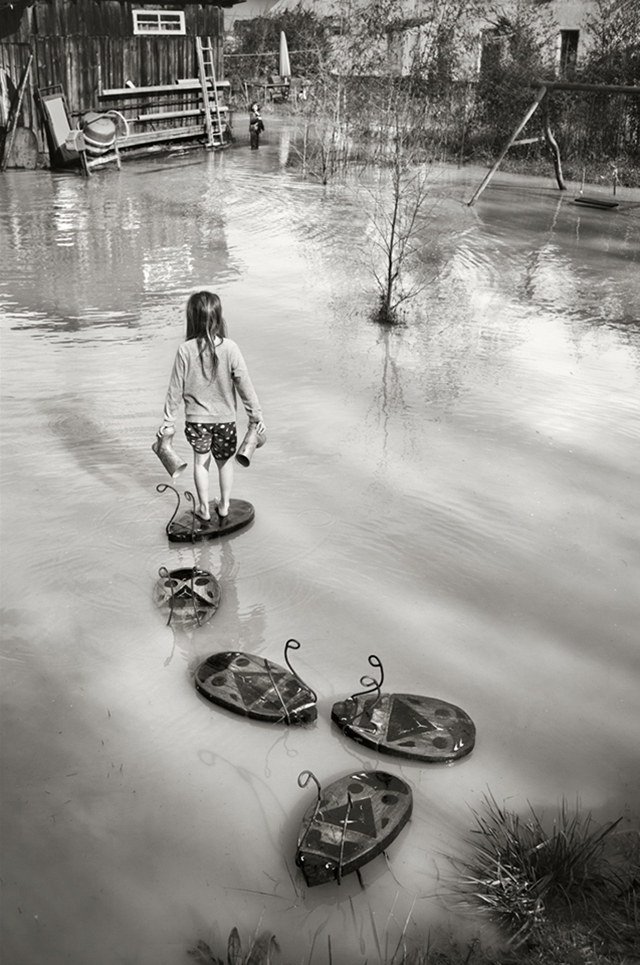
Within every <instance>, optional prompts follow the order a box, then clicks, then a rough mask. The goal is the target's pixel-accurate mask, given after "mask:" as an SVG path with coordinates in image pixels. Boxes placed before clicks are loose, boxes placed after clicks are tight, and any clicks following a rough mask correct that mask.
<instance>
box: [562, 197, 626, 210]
mask: <svg viewBox="0 0 640 965" xmlns="http://www.w3.org/2000/svg"><path fill="white" fill-rule="evenodd" d="M573 201H574V204H584V205H586V206H587V207H591V208H617V207H618V206H619V204H620V202H619V201H613V200H612V199H611V198H598V197H594V196H593V195H591V196H588V195H586V194H582V195H580V196H579V197H577V198H574V199H573Z"/></svg>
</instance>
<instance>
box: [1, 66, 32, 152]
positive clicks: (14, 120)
mask: <svg viewBox="0 0 640 965" xmlns="http://www.w3.org/2000/svg"><path fill="white" fill-rule="evenodd" d="M32 63H33V54H29V60H28V61H27V66H26V67H25V69H24V74H23V75H22V80H21V81H20V89H19V90H18V99H17V102H16V105H15V110H14V112H13V114H12V116H11V119H10V121H9V129H8V136H7V139H6V141H5V146H4V153H3V157H2V167H0V171H5V170H6V167H7V164H8V163H9V155H10V154H11V148H12V147H13V139H14V137H15V136H16V127H17V126H18V121H19V119H20V110H21V109H22V99H23V97H24V92H25V89H26V86H27V80H28V79H29V73H30V71H31V64H32Z"/></svg>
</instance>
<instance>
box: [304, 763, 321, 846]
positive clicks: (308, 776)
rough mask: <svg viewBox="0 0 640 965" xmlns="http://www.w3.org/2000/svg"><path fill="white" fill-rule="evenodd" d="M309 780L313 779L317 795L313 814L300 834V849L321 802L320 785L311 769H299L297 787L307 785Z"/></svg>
mask: <svg viewBox="0 0 640 965" xmlns="http://www.w3.org/2000/svg"><path fill="white" fill-rule="evenodd" d="M311 781H314V782H315V785H316V787H317V788H318V796H317V797H316V803H315V807H314V809H313V814H312V815H311V817H310V818H309V822H308V824H307V826H306V828H305V829H304V834H303V835H302V838H301V840H300V845H299V848H300V849H302V848H303V847H304V844H305V841H306V840H307V835H308V834H309V831H310V830H311V826H312V824H313V822H314V821H315V819H316V816H317V814H318V811H319V810H320V804H321V803H322V788H321V787H320V781H319V780H318V778H317V777H316V776H315V774H314V773H313V771H301V772H300V773H299V774H298V787H308V785H309V783H310V782H311Z"/></svg>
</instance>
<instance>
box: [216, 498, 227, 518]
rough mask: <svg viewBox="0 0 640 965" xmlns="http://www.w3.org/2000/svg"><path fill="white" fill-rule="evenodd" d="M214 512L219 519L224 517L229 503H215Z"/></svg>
mask: <svg viewBox="0 0 640 965" xmlns="http://www.w3.org/2000/svg"><path fill="white" fill-rule="evenodd" d="M216 513H217V514H218V516H219V517H220V519H226V518H227V516H228V515H229V505H228V504H227V505H226V506H224V505H223V504H222V503H221V502H218V503H216Z"/></svg>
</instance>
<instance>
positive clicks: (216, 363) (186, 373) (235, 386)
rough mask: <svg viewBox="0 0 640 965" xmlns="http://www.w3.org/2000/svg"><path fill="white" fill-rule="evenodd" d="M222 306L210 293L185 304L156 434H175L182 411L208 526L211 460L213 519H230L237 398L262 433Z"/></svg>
mask: <svg viewBox="0 0 640 965" xmlns="http://www.w3.org/2000/svg"><path fill="white" fill-rule="evenodd" d="M226 336H227V332H226V325H225V321H224V318H223V317H222V304H221V302H220V299H219V298H218V296H217V295H214V294H213V293H212V292H207V291H202V292H196V294H195V295H192V296H191V298H190V299H189V301H188V302H187V338H186V341H185V342H183V343H182V345H181V346H180V348H179V349H178V353H177V355H176V359H175V362H174V364H173V371H172V373H171V379H170V380H169V388H168V390H167V398H166V402H165V406H164V421H163V423H162V425H161V426H160V428H159V429H158V435H159V436H161V435H162V434H163V433H164V432H165V430H167V429H174V428H175V421H176V416H177V413H178V410H179V408H180V405H181V404H182V403H184V407H185V428H184V432H185V435H186V437H187V439H188V441H189V444H190V445H191V448H192V449H193V458H194V463H193V480H194V482H195V487H196V492H197V494H198V506H197V509H196V518H197V519H199V521H200V522H202V523H206V522H209V521H210V519H211V514H210V511H209V469H210V468H211V459H212V457H213V459H214V461H215V463H216V466H217V468H218V478H219V481H220V499H219V500H218V501H217V503H216V507H215V508H216V513H217V514H218V516H219V517H220V518H221V519H225V517H227V516H228V515H229V500H230V498H231V486H232V484H233V456H234V455H235V451H236V448H237V443H238V439H237V433H236V404H237V397H236V393H237V394H238V395H239V396H240V398H241V399H242V402H243V404H244V407H245V409H246V411H247V415H248V417H249V425H250V426H251V425H254V426H255V427H256V429H257V431H258V433H260V434H262V433H264V432H265V425H264V422H263V421H262V410H261V408H260V403H259V402H258V396H257V395H256V392H255V389H254V388H253V385H252V384H251V379H250V378H249V373H248V371H247V366H246V364H245V361H244V359H243V357H242V354H241V352H240V349H239V348H238V346H237V345H236V343H235V342H232V341H231V339H229V338H227V337H226Z"/></svg>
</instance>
